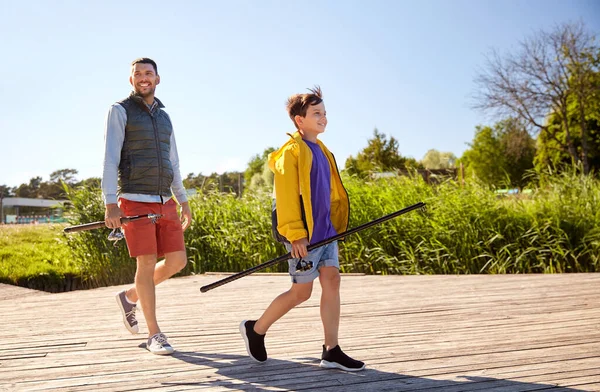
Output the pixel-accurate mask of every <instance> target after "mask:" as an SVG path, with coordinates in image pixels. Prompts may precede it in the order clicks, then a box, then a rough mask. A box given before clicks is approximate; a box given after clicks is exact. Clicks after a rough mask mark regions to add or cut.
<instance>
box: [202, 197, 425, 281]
mask: <svg viewBox="0 0 600 392" xmlns="http://www.w3.org/2000/svg"><path fill="white" fill-rule="evenodd" d="M424 208H425V203H423V202H419V203H416V204H413V205H411V206H408V207H406V208H403V209H401V210H398V211H396V212H393V213H391V214H389V215H385V216H382V217H381V218H378V219H375V220H372V221H370V222H367V223H364V224H362V225H360V226H356V227H355V228H352V229H350V230H347V231H345V232H343V233H340V234H336V235H334V236H333V237H330V238H327V239H324V240H322V241H319V242H317V243H315V244H312V245H309V246H307V247H306V250H307V251H311V250H313V249H316V248H318V247H321V246H323V245H327V244H329V243H331V242H333V241H337V240H339V239H342V238H344V237H346V236H349V235H351V234H354V233H357V232H359V231H361V230H364V229H366V228H369V227H371V226H375V225H378V224H380V223H383V222H385V221H387V220H390V219H392V218H395V217H397V216H400V215H403V214H406V213H407V212H410V211H413V210H418V209H424ZM291 258H292V254H291V253H290V252H288V253H287V254H285V255H282V256H279V257H276V258H274V259H272V260H269V261H266V262H264V263H262V264H259V265H256V266H254V267H251V268H248V269H246V270H244V271H241V272H238V273H236V274H233V275H231V276H228V277H226V278H223V279H221V280H218V281H216V282H214V283H211V284H207V285H206V286H202V287H200V291H201V292H203V293H206V292H207V291H209V290H212V289H214V288H217V287H219V286H223V285H224V284H227V283H230V282H233V281H234V280H238V279H240V278H243V277H244V276H248V275H250V274H253V273H255V272H256V271H260V270H262V269H265V268H268V267H270V266H272V265H275V264H277V263H280V262H282V261H286V260H288V259H291Z"/></svg>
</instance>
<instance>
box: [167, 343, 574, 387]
mask: <svg viewBox="0 0 600 392" xmlns="http://www.w3.org/2000/svg"><path fill="white" fill-rule="evenodd" d="M173 357H175V358H177V359H179V360H181V361H184V362H187V363H190V364H195V365H199V366H203V367H209V368H214V369H216V373H217V374H219V375H221V376H223V378H222V379H215V380H210V381H200V382H197V383H194V382H189V381H186V382H181V383H178V382H176V381H173V382H164V383H162V385H163V386H166V387H169V386H171V387H173V386H194V385H195V386H198V387H202V388H207V387H219V388H226V389H231V390H249V391H265V392H266V391H272V390H273V389H276V390H293V391H301V390H318V391H430V390H433V391H443V392H453V391H454V392H458V391H477V390H479V391H490V390H498V391H500V390H501V391H510V392H517V391H518V392H521V391H553V392H558V391H564V392H567V391H572V392H575V391H582V390H581V389H574V388H564V387H557V386H554V385H551V384H538V383H529V382H519V381H513V380H503V379H498V378H490V377H474V376H460V375H459V374H458V372H457V373H455V374H457V376H456V377H455V378H454V379H453V380H437V379H431V378H426V377H415V376H409V375H403V374H397V373H390V372H383V371H379V370H375V369H369V368H368V365H367V368H366V369H365V370H364V371H361V372H355V373H352V372H344V371H341V370H331V369H322V368H320V367H319V366H318V364H319V361H320V359H317V358H300V359H299V360H298V362H293V361H287V360H280V359H273V358H270V359H269V360H268V361H267V362H266V363H256V362H254V361H253V360H252V359H250V358H249V357H247V356H239V355H228V354H206V353H197V352H185V351H184V352H181V351H178V352H175V353H174V354H173ZM457 379H458V380H457Z"/></svg>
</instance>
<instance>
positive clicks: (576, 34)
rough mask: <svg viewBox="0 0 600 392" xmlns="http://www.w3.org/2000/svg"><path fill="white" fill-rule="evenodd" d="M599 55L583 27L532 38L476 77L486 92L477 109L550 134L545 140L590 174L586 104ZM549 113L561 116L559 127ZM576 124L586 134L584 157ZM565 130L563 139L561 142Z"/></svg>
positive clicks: (490, 61)
mask: <svg viewBox="0 0 600 392" xmlns="http://www.w3.org/2000/svg"><path fill="white" fill-rule="evenodd" d="M597 50H598V49H597V46H596V45H595V43H594V36H593V34H591V33H590V32H589V31H587V30H586V28H585V26H584V25H583V23H566V24H562V25H557V26H556V27H555V28H554V29H553V30H551V31H549V32H548V31H540V32H538V33H537V34H534V35H533V36H531V37H528V38H527V39H526V40H524V41H522V42H521V43H520V46H519V47H518V49H517V51H515V52H513V53H508V54H507V55H505V56H501V55H500V54H498V52H496V51H495V52H493V53H492V56H490V57H489V58H488V60H487V64H486V67H485V69H484V70H483V71H482V72H481V73H480V74H479V75H478V76H477V78H476V83H477V84H478V85H479V86H480V89H479V92H478V95H477V97H476V100H477V103H476V104H475V107H476V108H479V109H482V110H485V111H491V112H494V113H496V114H497V115H498V116H499V117H501V118H506V117H514V118H517V119H519V120H520V121H521V122H522V123H523V124H524V125H526V126H527V127H528V129H529V130H530V131H531V132H532V133H537V132H539V133H540V134H546V135H544V136H542V137H543V138H546V139H554V140H555V142H556V143H558V144H560V145H561V146H560V148H561V149H562V150H564V151H567V153H568V154H569V157H570V159H571V162H572V163H573V164H577V163H578V162H580V161H582V162H583V164H584V169H585V170H586V172H587V171H588V169H589V165H588V164H587V162H586V161H587V155H588V144H587V140H588V137H587V128H586V125H585V121H584V120H583V119H584V118H585V113H584V112H585V111H586V109H585V107H584V106H585V105H583V103H584V99H585V97H586V96H587V94H588V93H589V92H590V83H589V76H590V72H591V71H593V67H594V61H592V59H593V57H594V56H595V53H597ZM590 56H592V59H590ZM596 67H597V65H596ZM573 99H577V100H579V101H580V106H579V108H580V115H579V117H578V118H577V119H573V120H570V119H569V113H568V111H569V105H570V102H571V100H573ZM549 113H552V114H553V115H554V116H555V119H554V123H549V122H547V121H545V120H546V119H547V117H548V114H549ZM557 124H559V125H560V126H559V127H556V125H557ZM574 125H577V128H578V129H579V132H580V133H581V134H582V135H583V138H581V139H580V144H581V151H579V152H578V148H577V146H576V144H575V138H576V137H577V135H576V130H575V129H573V126H574ZM559 131H560V132H561V133H562V134H563V135H562V136H563V137H562V138H560V137H556V136H557V135H556V132H559Z"/></svg>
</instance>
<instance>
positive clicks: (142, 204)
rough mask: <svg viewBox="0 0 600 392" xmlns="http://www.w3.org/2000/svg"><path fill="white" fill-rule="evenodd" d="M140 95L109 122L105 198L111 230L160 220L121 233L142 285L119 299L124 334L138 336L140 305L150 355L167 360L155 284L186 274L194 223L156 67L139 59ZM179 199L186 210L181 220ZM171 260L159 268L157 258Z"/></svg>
mask: <svg viewBox="0 0 600 392" xmlns="http://www.w3.org/2000/svg"><path fill="white" fill-rule="evenodd" d="M129 82H130V83H131V86H132V87H133V91H132V92H131V94H130V95H129V97H127V98H126V99H124V100H122V101H120V102H117V103H115V104H114V105H112V106H111V108H110V110H109V112H108V116H107V118H106V129H105V154H104V171H103V174H102V194H103V198H104V204H105V207H106V210H105V221H106V226H107V227H109V228H116V227H121V221H120V218H121V217H123V216H132V215H141V214H149V213H152V214H160V215H161V217H160V218H159V219H158V220H157V221H156V222H155V223H154V222H152V221H151V220H150V219H142V220H136V221H132V222H129V223H127V224H125V225H123V226H122V230H123V232H124V234H125V240H126V242H127V248H128V250H129V255H130V256H131V257H135V258H136V262H137V270H136V274H135V286H134V287H131V288H129V289H128V290H123V291H121V292H120V293H118V294H117V296H116V298H117V303H118V304H119V307H120V309H121V312H122V315H123V322H124V323H125V327H126V328H127V329H128V330H129V331H130V332H131V333H133V334H136V333H138V323H137V320H136V317H135V311H136V302H137V300H138V299H139V301H140V304H141V305H142V310H143V313H144V318H145V319H146V324H147V326H148V342H147V345H146V348H147V349H148V351H150V352H151V353H153V354H162V355H165V354H166V355H168V354H171V353H173V351H174V350H173V347H172V346H171V345H170V344H169V342H168V340H167V337H166V336H165V335H164V334H163V333H162V332H161V330H160V328H159V326H158V322H157V320H156V298H155V285H157V284H159V283H160V282H163V281H165V280H167V279H168V278H170V277H171V276H173V275H174V274H176V273H177V272H179V271H181V269H183V268H184V267H185V265H186V262H187V257H186V252H185V244H184V239H183V231H184V230H185V229H187V228H188V227H189V225H190V223H191V220H192V213H191V211H190V207H189V205H188V201H187V198H186V193H185V188H184V187H183V182H182V179H181V173H180V171H179V157H178V155H177V147H176V145H175V137H174V135H173V126H172V124H171V119H170V118H169V115H168V114H167V113H166V112H165V111H164V110H163V108H164V105H163V104H162V103H161V102H160V101H159V100H158V99H157V98H156V97H155V96H154V92H155V89H156V86H157V85H158V84H159V83H160V76H159V75H158V70H157V66H156V63H155V62H154V61H153V60H151V59H149V58H139V59H136V60H134V61H133V62H132V64H131V75H130V76H129ZM173 195H174V196H175V198H176V199H177V202H179V204H180V205H181V217H180V216H179V215H178V214H177V203H176V202H175V200H173V198H172V196H173ZM162 256H164V257H165V259H164V260H162V261H161V262H160V263H158V264H157V260H158V258H160V257H162Z"/></svg>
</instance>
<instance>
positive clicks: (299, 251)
mask: <svg viewBox="0 0 600 392" xmlns="http://www.w3.org/2000/svg"><path fill="white" fill-rule="evenodd" d="M307 246H308V240H307V239H306V238H300V239H299V240H296V241H294V242H292V251H291V252H290V253H291V254H292V257H293V258H295V259H299V258H301V257H306V255H307V254H308V251H307V250H306V247H307Z"/></svg>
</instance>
